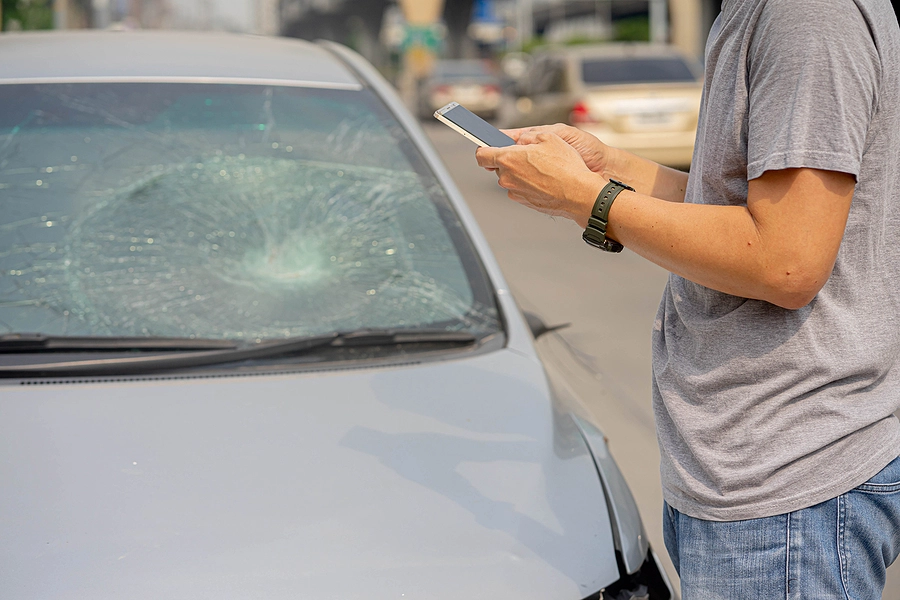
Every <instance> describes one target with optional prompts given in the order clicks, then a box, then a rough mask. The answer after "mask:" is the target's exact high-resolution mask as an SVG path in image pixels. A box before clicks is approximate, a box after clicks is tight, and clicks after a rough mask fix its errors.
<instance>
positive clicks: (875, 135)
mask: <svg viewBox="0 0 900 600" xmlns="http://www.w3.org/2000/svg"><path fill="white" fill-rule="evenodd" d="M509 133H510V135H511V136H512V137H513V138H514V139H516V141H517V145H515V146H511V147H508V148H480V149H479V150H478V151H477V152H476V158H477V161H478V164H479V165H481V166H483V167H485V168H487V169H490V170H494V171H496V173H497V175H498V178H499V183H500V185H501V186H503V187H504V188H506V189H507V190H508V191H509V197H510V198H512V199H513V200H516V201H518V202H520V203H522V204H524V205H526V206H530V207H532V208H534V209H537V210H539V211H542V212H545V213H548V214H552V215H562V216H565V217H568V218H570V219H572V220H574V221H576V222H577V223H578V224H579V225H581V226H582V227H585V228H586V230H585V239H586V241H588V242H589V243H591V244H592V245H595V246H598V247H599V248H601V249H606V250H613V251H616V250H618V249H620V248H621V246H619V244H622V245H624V246H625V247H626V248H628V249H630V250H632V251H634V252H636V253H637V254H639V255H641V256H643V257H645V258H647V259H649V260H651V261H653V262H654V263H656V264H658V265H661V266H662V267H664V268H666V269H667V270H669V271H670V272H671V275H670V276H669V282H668V285H667V287H666V291H665V293H664V296H663V299H662V302H661V305H660V309H659V313H658V316H657V319H656V322H655V324H654V328H653V405H654V411H655V415H656V422H657V433H658V436H659V442H660V448H661V455H662V460H661V473H662V483H663V493H664V498H665V501H666V506H665V512H664V529H665V536H666V546H667V547H668V549H669V553H670V554H671V556H672V560H673V563H674V564H675V567H676V569H677V570H678V572H679V575H680V576H681V580H682V593H683V597H684V599H685V600H694V599H700V600H707V599H714V598H722V599H728V600H749V599H756V598H760V599H762V598H766V599H768V598H802V599H817V600H818V599H824V598H859V599H865V600H873V599H875V598H880V597H881V592H882V589H883V587H884V579H885V570H886V568H887V566H888V565H889V564H890V563H891V562H892V561H893V560H894V558H895V557H896V556H897V554H898V552H900V459H897V456H898V454H900V423H898V420H897V419H896V417H894V416H893V413H894V412H895V411H896V410H898V408H900V364H898V363H900V283H898V282H900V30H898V26H897V20H896V18H895V16H894V13H893V11H892V8H891V5H890V3H889V2H888V0H725V2H723V6H722V13H721V14H720V15H719V17H718V19H717V20H716V22H715V24H714V25H713V29H712V31H711V32H710V37H709V41H708V44H707V48H706V81H705V89H704V100H703V106H702V109H701V116H700V122H699V127H698V132H697V144H696V148H695V153H694V160H693V164H692V168H691V173H690V175H688V174H685V173H681V172H679V171H675V170H672V169H668V168H665V167H662V166H660V165H657V164H654V163H651V162H649V161H646V160H643V159H640V158H638V157H636V156H634V155H631V154H628V153H626V152H623V151H621V150H616V149H614V148H610V147H607V146H605V145H604V144H603V143H602V142H600V141H599V140H597V139H596V138H593V137H592V136H590V135H588V134H586V133H584V132H581V131H579V130H576V129H573V128H570V127H565V126H562V125H554V126H548V127H538V128H533V129H527V130H515V131H511V132H509ZM613 180H615V181H618V182H621V184H615V183H610V182H611V181H613ZM608 184H609V185H608ZM626 186H629V187H626ZM630 188H634V190H633V191H632V190H631V189H630ZM598 192H599V196H598ZM601 258H602V259H609V260H615V258H614V256H609V257H601V256H599V255H598V259H601ZM609 284H610V285H615V282H614V281H611V282H609Z"/></svg>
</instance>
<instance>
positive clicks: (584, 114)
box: [569, 102, 598, 125]
mask: <svg viewBox="0 0 900 600" xmlns="http://www.w3.org/2000/svg"><path fill="white" fill-rule="evenodd" d="M569 122H570V123H572V124H573V125H577V124H578V123H597V122H598V121H597V119H595V118H594V117H592V116H591V111H590V109H589V108H588V106H587V104H585V103H584V102H576V103H575V106H573V107H572V112H570V113H569Z"/></svg>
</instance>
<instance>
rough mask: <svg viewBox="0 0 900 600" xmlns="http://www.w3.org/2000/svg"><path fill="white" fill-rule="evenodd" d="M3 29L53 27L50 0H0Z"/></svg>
mask: <svg viewBox="0 0 900 600" xmlns="http://www.w3.org/2000/svg"><path fill="white" fill-rule="evenodd" d="M0 2H2V5H0V6H2V12H0V14H2V15H3V23H2V29H3V31H17V30H23V29H24V30H28V29H53V4H52V1H51V0H0Z"/></svg>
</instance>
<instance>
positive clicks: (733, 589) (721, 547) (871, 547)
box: [663, 458, 900, 600]
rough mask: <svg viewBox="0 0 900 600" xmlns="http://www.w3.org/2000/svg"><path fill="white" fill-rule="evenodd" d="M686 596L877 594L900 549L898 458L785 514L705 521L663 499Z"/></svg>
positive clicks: (856, 598)
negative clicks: (859, 482) (861, 481)
mask: <svg viewBox="0 0 900 600" xmlns="http://www.w3.org/2000/svg"><path fill="white" fill-rule="evenodd" d="M663 534H664V536H665V542H666V548H667V549H668V550H669V555H670V556H671V557H672V562H673V563H674V564H675V570H676V571H677V572H678V575H679V576H680V577H681V594H682V600H774V599H778V598H783V599H785V600H795V599H796V600H830V599H832V598H835V599H836V598H842V599H844V600H877V599H878V598H881V593H882V590H883V589H884V580H885V571H886V570H887V567H888V566H889V565H890V564H891V563H892V562H893V561H894V559H895V558H896V557H897V554H898V552H900V458H897V459H895V460H894V461H893V462H891V463H890V464H889V465H888V466H886V467H885V468H884V469H883V470H882V471H881V472H880V473H878V474H877V475H876V476H875V477H873V478H872V479H870V480H869V481H867V482H866V483H864V484H863V485H861V486H859V487H857V488H854V489H852V490H850V491H849V492H847V493H846V494H841V495H840V496H838V497H837V498H834V499H832V500H828V501H827V502H823V503H821V504H817V505H815V506H811V507H809V508H804V509H802V510H798V511H795V512H792V513H788V514H784V515H776V516H774V517H766V518H762V519H750V520H747V521H725V522H719V521H706V520H703V519H696V518H694V517H689V516H687V515H685V514H682V513H680V512H678V511H677V510H675V509H673V508H672V507H670V506H669V505H668V504H666V505H665V508H664V514H663Z"/></svg>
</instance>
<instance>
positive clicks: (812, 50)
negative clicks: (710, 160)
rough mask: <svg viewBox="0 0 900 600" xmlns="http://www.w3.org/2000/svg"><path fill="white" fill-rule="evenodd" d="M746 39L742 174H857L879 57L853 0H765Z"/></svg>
mask: <svg viewBox="0 0 900 600" xmlns="http://www.w3.org/2000/svg"><path fill="white" fill-rule="evenodd" d="M762 6H763V8H762V12H761V14H760V16H759V20H758V22H757V27H756V30H755V32H754V35H753V36H752V38H751V41H750V47H749V49H748V61H747V77H748V86H749V96H750V98H749V122H748V129H747V136H748V139H747V163H748V164H747V179H748V180H751V179H756V178H757V177H759V176H760V175H762V174H763V173H764V172H765V171H769V170H779V169H789V168H799V167H809V168H815V169H824V170H829V171H840V172H844V173H850V174H852V175H854V176H858V175H859V168H860V163H861V161H862V154H863V150H864V148H865V144H866V137H867V130H868V127H869V122H870V120H871V118H872V115H873V114H874V110H875V106H876V104H877V101H878V98H877V90H878V83H879V81H880V62H879V57H878V52H877V49H876V46H875V43H874V41H873V38H872V34H871V32H870V30H869V28H868V26H867V24H866V21H865V19H864V17H863V15H862V14H861V13H860V10H859V8H858V7H857V6H856V4H855V3H854V2H853V1H852V0H811V1H807V2H797V1H796V0H769V1H768V2H766V3H764V4H763V5H762Z"/></svg>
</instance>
